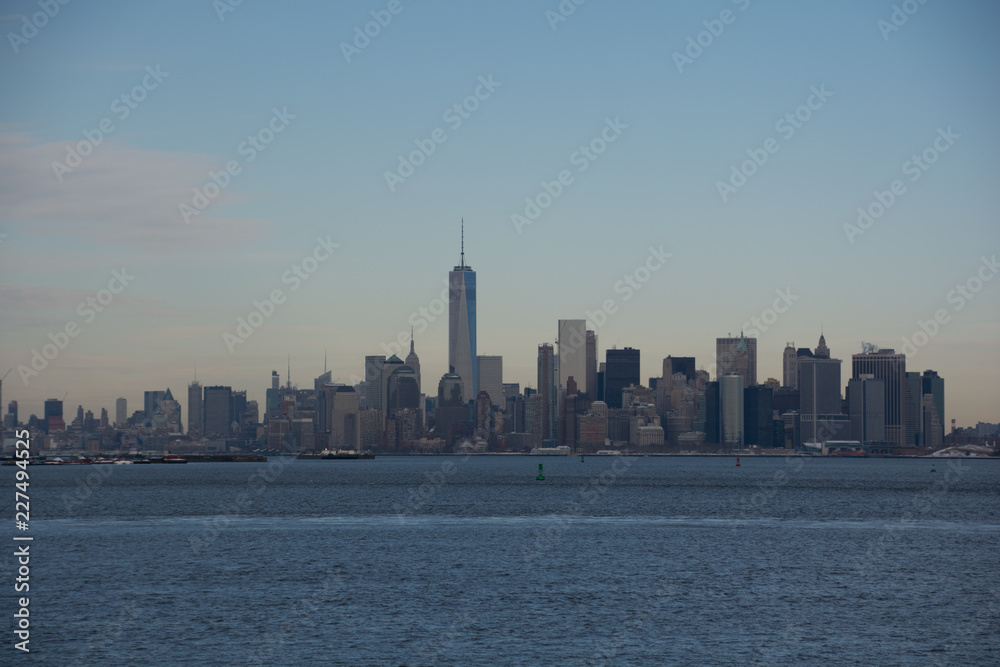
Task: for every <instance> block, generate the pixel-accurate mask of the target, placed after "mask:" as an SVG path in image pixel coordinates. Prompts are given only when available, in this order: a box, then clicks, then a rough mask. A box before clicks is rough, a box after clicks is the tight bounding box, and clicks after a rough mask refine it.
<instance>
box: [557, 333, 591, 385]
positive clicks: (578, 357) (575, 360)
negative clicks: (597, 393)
mask: <svg viewBox="0 0 1000 667" xmlns="http://www.w3.org/2000/svg"><path fill="white" fill-rule="evenodd" d="M558 334H559V337H558V338H557V340H556V344H557V345H558V352H559V361H558V368H559V386H560V387H562V388H563V389H565V388H566V387H567V386H568V385H567V384H566V380H567V378H570V377H572V378H574V379H575V380H576V386H577V388H578V389H581V388H582V391H588V389H587V387H586V384H587V321H586V320H559V330H558Z"/></svg>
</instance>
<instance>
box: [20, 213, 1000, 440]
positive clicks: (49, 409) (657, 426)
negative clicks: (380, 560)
mask: <svg viewBox="0 0 1000 667" xmlns="http://www.w3.org/2000/svg"><path fill="white" fill-rule="evenodd" d="M448 284H449V312H448V372H447V373H445V374H444V375H443V376H442V377H441V378H440V379H438V380H437V381H436V384H435V382H434V381H433V380H432V381H431V384H430V387H427V386H426V383H425V382H424V381H423V378H422V376H421V370H420V359H419V357H418V356H417V353H416V349H415V343H414V340H413V333H412V331H411V334H410V349H409V354H407V356H406V358H405V359H400V358H399V357H398V356H397V355H392V356H390V357H388V358H386V357H385V356H384V355H370V356H366V357H364V360H363V361H364V376H363V379H362V380H361V382H359V383H358V384H356V385H353V386H351V385H346V384H343V383H337V382H333V381H332V380H331V377H332V373H331V372H330V371H328V370H325V371H324V373H323V374H322V375H320V376H319V377H317V378H315V379H314V380H313V382H312V386H311V387H309V388H305V389H300V388H299V387H297V386H296V385H293V384H292V382H291V378H290V377H289V376H286V378H285V384H284V385H282V383H281V381H280V376H279V374H278V372H277V371H272V373H271V381H270V386H269V387H268V388H267V390H266V394H265V396H266V398H265V403H264V405H263V406H258V404H257V402H256V401H248V400H247V392H246V391H234V390H233V388H232V387H230V386H221V385H214V386H202V384H201V383H200V382H198V381H197V380H194V381H193V382H191V383H190V385H188V393H187V411H188V414H187V422H186V424H185V423H184V422H183V420H182V417H181V408H180V405H179V404H178V402H177V401H176V400H175V399H174V397H173V394H172V393H171V390H170V389H169V388H168V389H165V390H162V391H161V390H153V391H147V392H145V394H144V398H143V405H142V409H141V410H136V411H135V412H133V413H132V414H131V415H129V414H128V409H127V403H126V400H125V399H124V398H119V399H118V400H117V401H116V404H115V416H114V420H113V422H112V421H111V420H110V419H109V416H108V412H107V410H106V409H102V410H101V415H100V416H99V417H95V415H94V414H93V413H92V412H90V411H88V412H86V413H85V412H84V411H83V408H82V407H78V408H77V411H76V415H75V418H74V419H73V420H72V421H70V422H68V423H67V422H66V417H65V416H64V414H63V401H62V400H58V399H49V400H47V401H45V406H44V414H43V415H42V416H41V417H38V416H36V415H31V417H30V419H28V420H27V421H26V422H23V421H21V420H20V418H19V415H18V406H17V402H16V401H11V402H10V404H9V405H8V408H7V413H6V414H5V415H4V417H3V429H4V430H5V431H6V432H8V433H6V435H7V436H9V435H11V433H10V432H11V431H13V429H15V428H17V427H19V426H26V427H27V428H28V429H30V430H32V431H33V432H34V433H36V434H37V437H36V438H35V440H36V441H40V442H41V443H42V444H41V445H40V447H41V449H44V450H49V451H83V452H87V453H100V452H102V451H133V450H134V451H143V452H146V451H158V450H160V451H167V450H169V451H173V452H184V451H206V452H212V451H251V450H255V451H259V450H265V451H291V452H320V451H327V450H331V451H332V450H371V451H380V452H399V453H439V452H458V451H473V452H476V451H478V452H487V451H496V452H528V451H531V450H537V449H547V448H557V447H562V448H565V450H563V451H566V450H568V451H573V452H580V453H588V452H600V451H632V452H648V453H653V452H680V451H691V452H707V451H744V450H750V449H757V450H762V451H766V450H800V449H811V450H813V451H824V452H828V453H871V454H883V455H892V454H911V453H918V452H923V451H926V450H934V449H939V448H941V447H943V446H944V445H945V444H946V440H947V438H946V433H945V424H946V421H945V394H944V378H942V377H940V376H939V375H938V374H937V373H936V372H935V371H933V370H926V371H923V373H919V372H909V371H907V369H906V355H905V354H898V353H896V352H895V351H894V350H888V349H883V350H879V349H878V348H877V347H875V346H873V345H870V344H865V345H864V346H863V349H862V352H860V353H858V354H854V355H852V357H851V370H850V377H849V378H848V381H847V384H846V387H845V385H844V383H843V373H844V369H843V367H842V366H843V362H842V360H841V359H837V358H834V357H833V356H832V354H831V351H830V349H829V348H828V347H827V345H826V340H825V338H824V336H823V335H820V337H819V342H818V344H817V345H816V347H815V349H812V350H811V349H809V348H807V347H802V348H796V347H795V344H794V343H788V344H787V345H786V347H785V349H784V353H783V357H782V371H783V372H782V380H781V382H779V381H778V380H776V379H773V378H768V379H767V380H766V381H764V382H762V383H761V382H758V378H757V339H756V338H747V337H745V336H744V335H743V334H742V333H741V334H740V335H739V336H729V335H727V336H726V337H724V338H717V339H716V348H715V349H716V354H715V359H714V360H713V364H712V365H713V366H714V369H713V370H714V377H713V373H710V371H708V370H705V369H704V367H702V368H698V366H697V364H696V362H695V358H694V357H685V356H676V357H675V356H667V357H665V358H664V359H663V363H662V372H661V374H660V376H659V377H651V378H648V382H647V383H646V384H643V383H642V378H641V377H640V351H639V350H638V349H634V348H631V347H625V348H621V349H617V348H611V349H609V350H606V352H605V358H604V361H600V362H599V360H598V345H597V341H598V337H597V334H596V333H595V332H594V331H592V330H590V329H588V328H587V322H586V320H583V319H566V320H558V321H557V323H556V338H555V343H549V342H543V343H540V344H539V345H538V347H537V378H536V379H537V381H536V383H535V387H524V389H523V391H522V389H521V387H520V386H519V385H518V384H515V383H505V382H504V377H503V358H502V357H500V356H497V355H482V354H479V353H478V348H477V332H476V314H477V299H476V273H475V271H473V269H472V267H471V266H469V265H467V264H466V262H465V248H464V231H463V243H462V254H461V261H460V263H459V265H457V266H455V267H454V269H453V270H452V271H450V272H449V279H448ZM360 361H361V360H359V363H360ZM710 368H711V367H710ZM842 390H843V393H842ZM0 405H2V384H0ZM998 433H1000V426H998V425H997V424H984V423H980V424H979V425H978V426H977V427H976V428H975V429H967V430H966V431H965V432H960V431H958V430H957V429H955V427H954V426H952V432H951V433H950V434H949V435H950V438H951V440H952V441H955V442H958V441H960V440H961V438H962V437H966V438H980V439H983V438H988V437H989V436H994V437H995V436H996V435H997V434H998Z"/></svg>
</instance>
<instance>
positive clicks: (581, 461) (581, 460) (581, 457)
mask: <svg viewBox="0 0 1000 667" xmlns="http://www.w3.org/2000/svg"><path fill="white" fill-rule="evenodd" d="M580 463H583V454H580Z"/></svg>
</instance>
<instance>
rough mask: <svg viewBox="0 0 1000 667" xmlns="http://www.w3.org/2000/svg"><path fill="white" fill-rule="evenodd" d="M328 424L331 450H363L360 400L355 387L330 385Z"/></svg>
mask: <svg viewBox="0 0 1000 667" xmlns="http://www.w3.org/2000/svg"><path fill="white" fill-rule="evenodd" d="M324 390H325V392H326V400H325V403H326V410H327V413H326V422H327V424H329V430H330V438H329V445H328V447H329V448H330V449H355V450H357V449H361V419H360V416H359V415H360V400H359V398H358V393H357V392H356V391H355V390H354V387H348V386H347V385H342V384H334V385H331V384H328V385H326V386H325V387H324Z"/></svg>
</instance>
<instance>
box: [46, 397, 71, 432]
mask: <svg viewBox="0 0 1000 667" xmlns="http://www.w3.org/2000/svg"><path fill="white" fill-rule="evenodd" d="M43 414H44V416H45V421H44V422H42V428H44V429H45V432H46V433H51V432H52V431H53V430H56V431H62V430H65V429H66V424H65V422H64V421H63V402H62V401H60V400H59V399H57V398H49V399H46V401H45V412H44V413H43Z"/></svg>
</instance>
